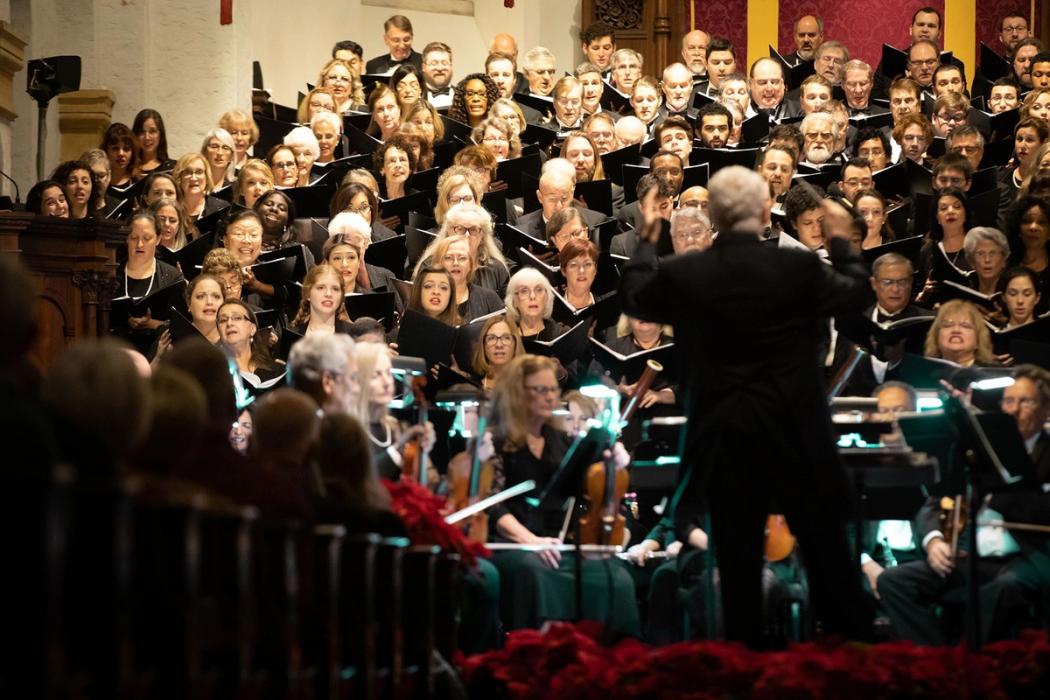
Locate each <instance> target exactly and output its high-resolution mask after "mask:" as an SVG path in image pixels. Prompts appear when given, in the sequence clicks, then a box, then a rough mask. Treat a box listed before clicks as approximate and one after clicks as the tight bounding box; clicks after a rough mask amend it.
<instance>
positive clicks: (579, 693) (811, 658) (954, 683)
mask: <svg viewBox="0 0 1050 700" xmlns="http://www.w3.org/2000/svg"><path fill="white" fill-rule="evenodd" d="M602 638H603V635H602V633H601V629H600V626H599V625H598V624H597V623H583V624H580V625H572V624H568V623H561V622H558V623H549V624H548V625H546V626H545V627H544V628H543V629H541V630H518V631H515V632H512V633H510V634H509V635H508V636H507V642H506V645H505V646H504V647H503V648H502V649H499V650H496V651H491V652H486V653H484V654H478V655H475V656H471V657H462V658H460V659H458V660H457V663H458V665H459V667H460V671H461V673H462V677H463V680H464V682H465V683H466V685H467V688H468V690H469V691H470V694H471V697H485V698H515V699H517V698H521V699H522V700H524V699H525V698H536V697H546V698H552V699H553V698H581V699H584V700H588V699H591V698H593V699H594V700H619V699H620V698H623V699H624V700H626V699H627V698H691V699H693V698H695V699H696V700H701V699H707V698H711V699H712V700H713V699H715V698H754V699H756V700H758V699H762V700H765V699H767V698H768V699H770V700H772V699H774V698H775V699H777V700H779V699H781V698H815V697H819V698H846V697H852V698H857V699H858V700H859V699H861V698H865V699H866V698H899V697H908V698H945V697H957V698H990V699H997V700H998V699H1001V700H1007V699H1008V698H1009V699H1013V698H1046V697H1050V640H1048V638H1047V635H1046V633H1045V632H1042V631H1040V632H1035V631H1029V632H1026V633H1025V634H1024V635H1023V636H1022V637H1021V638H1020V639H1019V640H1017V641H1011V642H997V643H994V644H990V645H987V646H985V647H984V648H983V649H982V650H981V651H979V652H968V651H966V650H965V649H963V648H962V647H919V646H915V645H913V644H910V643H903V642H895V643H886V644H874V645H867V644H831V643H823V644H798V645H795V646H792V647H790V648H789V649H787V650H784V651H778V652H766V653H759V652H755V651H751V650H749V649H746V648H744V647H742V646H740V645H738V644H726V643H720V642H708V641H691V642H681V643H678V644H670V645H667V646H662V647H650V646H647V645H645V644H643V643H641V642H639V641H637V640H633V639H627V640H623V641H621V642H619V643H618V644H616V645H614V646H611V647H610V646H602V645H601V643H600V642H599V640H601V639H602Z"/></svg>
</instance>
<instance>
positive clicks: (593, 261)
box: [558, 210, 598, 309]
mask: <svg viewBox="0 0 1050 700" xmlns="http://www.w3.org/2000/svg"><path fill="white" fill-rule="evenodd" d="M563 211H564V210H563ZM558 263H559V265H560V267H561V273H562V276H563V277H564V278H565V294H564V296H565V301H567V302H569V306H571V307H572V308H574V309H583V308H586V307H588V306H590V305H591V304H593V303H594V301H595V299H594V294H593V293H592V292H591V286H592V285H593V284H594V280H595V278H596V277H597V276H598V247H597V246H596V245H594V244H593V243H591V241H590V240H589V239H587V238H577V239H570V240H569V241H568V242H566V243H565V245H564V246H562V248H561V251H560V252H559V253H558Z"/></svg>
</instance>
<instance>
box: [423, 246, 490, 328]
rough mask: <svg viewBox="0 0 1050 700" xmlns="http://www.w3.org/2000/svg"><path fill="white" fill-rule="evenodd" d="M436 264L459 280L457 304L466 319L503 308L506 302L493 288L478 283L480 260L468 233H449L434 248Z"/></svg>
mask: <svg viewBox="0 0 1050 700" xmlns="http://www.w3.org/2000/svg"><path fill="white" fill-rule="evenodd" d="M433 259H434V263H435V264H437V265H441V266H442V267H444V268H445V269H446V270H448V272H449V274H450V275H452V280H453V281H454V282H455V283H456V304H457V309H458V311H459V316H460V318H462V319H463V320H464V321H467V322H469V321H473V320H474V319H476V318H478V317H480V316H484V315H486V314H490V313H492V312H493V311H499V310H500V309H502V308H503V302H502V301H501V300H500V298H499V296H498V295H497V294H496V293H495V292H494V291H492V290H491V289H485V288H484V287H481V286H479V285H476V284H474V282H473V280H474V275H475V273H476V272H477V261H476V259H475V258H474V256H473V255H472V254H471V251H470V239H469V238H468V237H467V236H449V237H447V238H442V239H441V240H439V241H438V244H437V246H436V247H435V248H434V258H433Z"/></svg>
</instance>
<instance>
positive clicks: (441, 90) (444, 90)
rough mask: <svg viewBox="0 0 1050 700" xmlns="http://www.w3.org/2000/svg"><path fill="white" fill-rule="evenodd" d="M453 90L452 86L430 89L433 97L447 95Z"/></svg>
mask: <svg viewBox="0 0 1050 700" xmlns="http://www.w3.org/2000/svg"><path fill="white" fill-rule="evenodd" d="M450 92H452V88H436V89H433V90H431V91H430V96H431V97H438V96H439V95H447V94H448V93H450Z"/></svg>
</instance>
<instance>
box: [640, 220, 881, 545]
mask: <svg viewBox="0 0 1050 700" xmlns="http://www.w3.org/2000/svg"><path fill="white" fill-rule="evenodd" d="M830 246H831V248H830V252H831V260H832V263H833V264H832V265H827V264H825V263H823V262H821V261H820V259H819V258H818V257H817V256H816V255H813V254H812V253H809V252H802V251H797V250H788V249H781V248H777V247H774V246H770V245H765V244H763V243H762V242H761V241H760V240H759V239H758V237H757V236H754V235H751V234H744V233H735V232H723V233H722V234H721V235H719V236H718V238H717V239H715V243H714V245H713V246H712V247H711V248H710V249H709V250H707V251H704V252H702V253H687V254H685V255H679V256H673V257H670V258H663V259H659V260H658V259H657V258H656V253H655V249H654V247H653V246H652V245H651V244H649V243H644V242H643V243H641V244H640V245H639V246H638V249H637V251H636V252H635V256H634V258H633V259H632V261H631V262H630V263H629V264H628V265H627V266H626V267H625V269H624V272H623V276H622V278H621V282H620V301H621V304H622V305H623V311H624V313H626V314H628V315H630V316H635V317H638V318H642V319H645V320H648V321H655V322H659V323H670V324H672V325H673V326H674V338H675V345H676V346H677V347H678V348H680V352H679V355H678V359H679V365H680V367H679V377H678V385H679V386H680V387H681V389H682V393H683V395H682V396H680V397H679V402H680V403H681V404H682V405H683V406H684V407H685V409H686V412H687V415H688V417H689V423H688V425H689V427H688V429H687V430H688V433H687V438H686V447H685V453H684V462H683V466H684V468H685V469H686V470H690V471H689V472H684V473H683V478H684V479H685V480H686V481H685V482H684V485H683V487H682V489H683V490H682V495H681V498H680V500H679V502H678V504H677V507H676V512H675V522H676V527H679V528H680V532H679V535H682V534H683V533H684V532H687V531H688V529H689V528H691V527H692V525H691V524H690V523H692V522H693V521H694V520H695V518H696V517H697V515H698V509H699V507H700V504H701V502H702V501H703V500H704V499H705V497H706V496H707V482H708V481H709V479H710V476H711V474H712V472H713V471H714V470H715V469H719V468H726V469H730V468H734V466H735V465H737V464H739V463H740V461H741V460H742V459H747V460H752V462H753V463H756V464H760V465H761V467H762V468H763V469H765V470H766V471H767V473H768V474H769V475H770V478H771V480H772V485H771V491H772V492H773V494H774V496H776V495H777V494H779V495H781V496H785V497H788V498H791V499H793V500H794V501H795V502H801V503H808V504H812V507H813V508H814V510H815V511H819V512H821V513H822V515H821V517H829V516H830V515H831V514H833V513H836V514H839V515H841V516H845V514H846V512H847V511H848V505H847V504H848V503H849V502H850V495H849V494H850V488H849V485H848V483H847V480H846V477H845V472H844V471H843V469H842V468H841V466H840V464H839V461H838V454H837V452H836V448H835V441H834V438H833V437H832V432H831V424H830V419H829V413H828V406H827V401H826V399H825V396H824V382H823V379H822V377H821V368H820V366H819V365H818V363H817V362H816V361H815V358H816V355H817V345H818V342H819V326H820V323H818V320H819V319H821V318H822V317H827V316H832V315H835V314H839V313H847V312H851V311H856V310H859V309H862V308H864V307H865V306H866V305H867V304H868V303H870V301H869V293H870V287H869V286H868V282H867V277H868V271H867V267H866V265H865V264H864V262H863V260H862V259H861V257H860V255H859V253H857V252H856V251H854V250H852V249H851V247H850V245H849V244H848V243H847V242H846V241H843V240H840V239H837V238H836V239H832V240H831V241H830ZM737 496H738V497H742V495H740V494H737ZM712 497H717V496H715V495H714V494H712Z"/></svg>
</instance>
